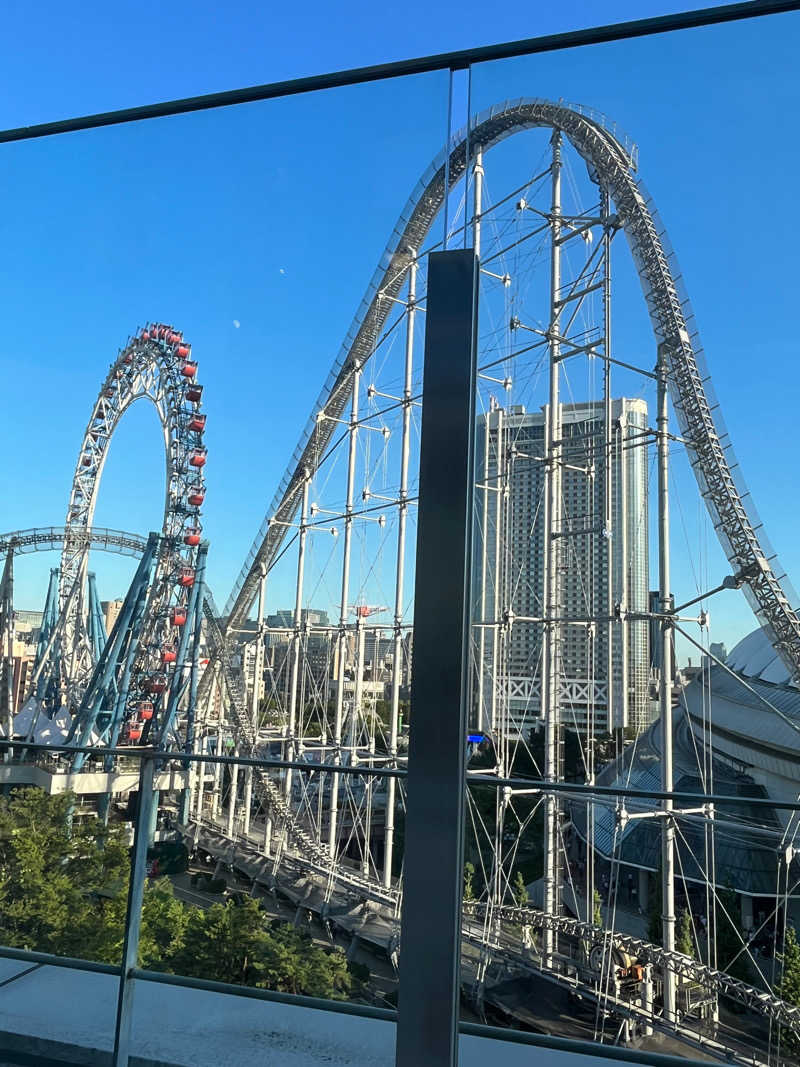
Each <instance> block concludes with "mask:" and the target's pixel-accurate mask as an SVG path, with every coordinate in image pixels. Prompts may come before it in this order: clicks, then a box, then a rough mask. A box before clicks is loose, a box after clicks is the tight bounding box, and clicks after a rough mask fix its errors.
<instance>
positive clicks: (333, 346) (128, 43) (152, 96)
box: [0, 0, 800, 643]
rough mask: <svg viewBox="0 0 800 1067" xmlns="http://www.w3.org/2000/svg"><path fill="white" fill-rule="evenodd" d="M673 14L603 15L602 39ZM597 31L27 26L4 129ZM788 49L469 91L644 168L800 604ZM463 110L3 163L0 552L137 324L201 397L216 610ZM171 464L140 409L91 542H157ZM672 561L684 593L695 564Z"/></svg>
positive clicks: (700, 45) (387, 112)
mask: <svg viewBox="0 0 800 1067" xmlns="http://www.w3.org/2000/svg"><path fill="white" fill-rule="evenodd" d="M679 6H680V5H678V4H671V5H670V4H666V3H664V4H658V5H656V4H649V3H636V4H633V3H608V4H605V5H603V10H602V19H601V20H602V21H615V20H619V19H624V18H631V17H640V16H643V15H648V14H656V13H663V12H666V11H669V10H676V9H678V8H679ZM599 18H600V16H599V15H598V8H597V6H596V5H594V4H588V3H564V4H561V5H559V6H558V10H556V7H555V5H542V6H541V10H539V11H534V12H532V13H531V14H530V15H528V16H527V17H522V16H521V15H520V11H519V9H518V8H516V9H514V8H505V9H504V8H502V6H500V7H497V8H494V9H492V10H491V17H489V16H488V14H487V8H486V6H485V5H477V4H474V3H471V2H467V3H461V4H459V5H458V6H457V7H456V6H455V5H452V6H449V5H440V6H438V7H437V6H435V5H422V4H420V3H416V2H414V0H412V2H410V3H407V4H405V5H403V6H402V8H399V7H398V8H394V9H390V8H386V7H383V8H376V7H375V6H374V5H372V4H366V3H363V4H360V3H349V4H348V3H344V4H339V5H336V6H335V7H334V6H333V5H322V4H319V3H316V2H311V3H309V4H306V5H304V6H303V8H302V11H301V12H299V11H295V10H294V9H292V8H290V7H289V6H285V7H283V8H282V10H280V11H275V10H267V8H266V7H265V6H263V5H256V4H230V5H226V6H225V7H224V8H223V7H222V6H221V5H218V4H211V3H193V4H191V5H189V4H188V3H182V2H178V3H172V4H170V5H162V4H155V3H149V4H148V3H144V4H142V3H137V4H128V3H118V4H115V5H113V6H110V5H100V4H95V3H84V4H81V5H79V6H78V8H77V9H76V8H74V7H73V8H71V9H67V8H64V7H63V6H62V5H57V4H25V5H23V4H21V3H20V4H11V5H9V6H8V7H7V8H6V10H5V12H4V24H5V25H4V31H5V32H4V36H3V41H2V42H0V72H2V73H0V83H2V88H3V92H2V93H0V125H2V126H4V127H9V126H18V125H22V124H27V123H33V122H39V121H44V120H48V119H53V118H60V117H64V116H67V115H71V114H80V113H85V112H92V111H99V110H106V109H110V108H115V107H124V106H130V105H133V104H137V103H142V102H148V101H151V100H158V99H166V98H170V97H174V96H183V95H191V94H194V93H200V92H208V91H213V90H218V89H224V88H228V87H232V86H238V85H245V84H252V83H257V82H264V81H271V80H275V79H280V78H286V77H292V76H298V75H302V74H308V73H315V72H320V71H323V70H329V69H337V68H343V67H348V66H354V65H359V64H366V63H373V62H382V61H386V60H391V59H398V58H403V57H405V56H409V55H415V54H422V53H426V52H435V51H443V50H449V49H452V48H460V47H466V46H469V45H476V44H484V43H489V42H492V41H499V40H507V39H512V38H515V37H521V36H531V35H534V34H537V33H548V32H555V31H558V30H562V29H567V28H573V27H576V26H580V25H588V24H591V23H594V22H596V21H598V20H599ZM799 25H800V23H799V22H798V17H797V16H780V17H777V18H773V19H769V20H761V22H759V23H758V24H756V23H752V22H750V23H745V24H742V25H739V26H733V27H721V28H718V29H712V30H705V31H692V32H690V33H688V34H684V35H681V36H680V37H677V36H672V37H659V38H654V39H652V40H649V41H632V42H626V43H624V44H620V45H613V46H611V45H609V46H602V47H598V48H594V49H590V50H583V51H581V52H568V53H562V54H560V55H549V56H542V57H535V58H533V59H525V60H515V61H509V62H505V63H498V64H491V65H486V66H483V67H481V68H476V70H475V71H474V72H473V79H472V91H473V102H474V105H475V106H476V107H484V106H488V105H489V104H491V103H494V102H496V101H498V100H502V99H505V98H508V97H514V96H521V95H532V96H552V97H564V98H565V99H567V100H577V101H580V102H583V103H586V104H590V105H593V106H595V107H597V108H598V109H599V110H600V111H603V112H605V113H606V114H608V115H609V116H610V117H612V118H614V119H616V120H617V121H618V122H619V124H620V126H621V127H623V128H624V129H626V130H627V131H628V132H629V133H630V135H631V136H632V137H633V139H634V140H635V141H637V143H638V144H639V149H640V168H641V173H642V175H643V177H644V179H645V181H646V183H647V185H648V187H649V189H650V191H651V193H652V194H653V197H654V199H655V202H656V204H657V205H658V207H659V209H660V211H661V215H662V217H663V220H664V222H665V224H666V226H667V228H668V231H669V234H670V237H671V240H672V244H673V245H674V247H675V249H676V252H677V255H678V258H679V261H680V263H681V265H682V267H683V271H684V278H685V281H686V285H687V289H688V291H689V293H690V295H691V298H692V301H693V303H694V308H695V312H696V314H697V318H698V322H699V325H700V329H701V333H702V336H703V339H704V342H705V346H706V350H707V353H708V360H709V365H710V368H711V371H712V374H713V377H714V383H715V387H716V390H717V393H718V395H719V398H720V401H721V404H722V409H723V411H724V414H725V420H726V422H727V425H728V428H729V430H730V432H731V436H732V438H733V441H734V444H735V447H736V450H737V453H738V455H739V458H740V461H741V464H742V469H743V471H744V473H745V476H746V478H747V479H748V481H749V483H750V486H751V489H752V490H753V495H754V498H755V500H756V503H757V504H758V507H759V509H760V511H761V515H762V518H763V519H764V520H765V525H766V528H767V529H768V531H769V533H770V536H771V538H772V540H773V542H774V543H775V546H776V547H777V549H778V550H779V551H780V553H781V556H782V558H783V561H784V564H785V565H786V566H787V568H788V570H789V573H790V575H792V574H793V575H794V576H795V577H796V578H797V579H798V583H799V584H800V550H798V548H797V544H796V541H797V538H796V525H797V514H798V509H797V505H796V495H797V485H798V476H797V469H796V462H795V459H794V455H793V451H794V450H793V447H792V445H791V443H790V442H791V434H792V429H793V427H794V424H795V421H796V412H797V410H798V400H800V397H799V396H798V392H799V391H800V390H798V385H797V374H796V370H795V366H796V350H797V342H796V332H797V325H796V316H795V313H794V305H795V302H796V300H795V298H794V289H795V288H796V283H795V274H796V271H795V268H794V262H795V259H796V247H797V243H798V242H797V238H798V223H797V208H796V199H795V193H794V190H795V186H796V174H797V165H798V159H797V151H796V149H795V147H794V145H795V143H796V141H797V138H796V132H795V131H794V130H793V127H794V124H795V123H796V118H795V116H796V115H797V114H798V110H799V109H798V99H797V97H798V90H797V85H796V79H794V68H795V63H796V55H797V43H798V36H799V35H798V26H799ZM446 92H447V84H446V78H445V76H444V75H429V76H422V77H418V78H414V79H409V80H407V81H405V82H402V83H401V82H391V83H384V84H380V85H371V86H362V87H358V88H354V89H347V90H340V91H338V92H329V93H325V94H320V95H318V96H315V97H310V96H307V97H303V98H297V99H293V100H287V101H275V102H270V103H265V104H261V105H247V106H244V107H240V108H236V109H232V110H228V111H225V112H219V111H218V112H214V113H209V114H205V115H194V116H186V117H180V118H175V119H167V120H159V121H157V122H152V123H147V124H136V125H131V126H126V127H119V128H115V129H110V130H101V131H93V132H89V133H85V134H79V135H74V136H68V137H61V138H54V139H50V140H43V141H39V142H32V143H28V144H19V145H10V146H5V147H3V148H2V149H0V151H2V156H3V165H2V166H0V197H2V202H3V205H4V209H3V214H2V217H0V247H2V249H3V264H4V270H3V285H2V290H0V302H1V303H2V306H3V309H4V321H5V330H4V331H3V335H2V338H0V371H1V372H2V381H3V412H4V418H3V420H2V423H1V424H0V454H2V455H3V456H4V457H5V463H4V472H5V477H4V479H3V481H4V483H5V485H6V492H5V493H3V495H2V498H0V528H2V529H4V530H10V529H15V528H21V527H27V526H33V525H44V524H50V523H59V522H62V521H63V516H64V514H65V511H66V505H67V498H68V493H69V484H70V478H71V476H72V470H73V468H74V464H75V458H76V453H77V449H78V447H79V444H80V440H81V436H82V433H83V430H84V426H85V423H86V420H87V418H88V415H89V412H90V407H91V404H92V401H93V398H94V396H95V395H96V392H97V389H98V387H99V384H100V381H101V380H102V378H103V376H104V374H105V371H106V368H107V366H108V363H109V362H110V361H111V360H112V359H113V357H114V355H115V352H116V349H117V348H118V347H119V346H120V345H121V344H122V343H124V340H125V338H126V336H127V335H128V334H129V333H130V332H132V331H133V330H134V329H135V327H136V326H137V325H138V324H140V323H142V322H143V321H145V320H146V319H153V318H164V319H166V320H167V321H171V322H174V323H176V324H177V325H179V326H180V327H182V328H183V329H184V330H185V332H186V334H187V336H188V337H189V339H190V340H192V341H193V342H194V345H195V354H196V356H197V357H198V359H199V360H200V367H201V378H202V381H203V382H204V384H205V386H206V397H207V404H206V410H207V412H208V415H209V423H208V444H209V450H210V451H209V455H210V458H209V464H208V482H209V496H208V510H207V514H206V523H205V526H206V532H207V534H208V536H209V537H210V539H211V541H212V560H213V562H212V566H211V579H212V585H213V588H214V591H215V594H216V596H217V599H218V600H219V601H223V602H224V600H225V598H226V596H227V593H228V590H229V588H230V586H231V584H232V582H233V580H234V578H235V576H236V574H237V572H238V569H239V565H240V563H241V560H242V558H243V556H244V554H245V552H246V550H247V549H248V548H249V546H250V543H251V541H252V538H253V536H254V534H255V531H256V529H257V527H258V525H259V523H260V521H261V518H262V517H263V515H264V512H265V510H266V508H267V506H268V504H269V501H270V499H271V497H272V495H273V492H274V488H275V485H276V484H277V482H278V480H279V478H280V475H281V473H282V471H283V468H284V466H285V464H286V462H287V460H288V458H289V456H290V454H291V451H292V449H293V448H294V444H295V441H296V439H297V436H298V434H299V431H300V428H301V426H302V425H303V423H304V421H305V419H306V418H307V416H308V414H309V412H310V409H311V406H312V404H313V401H314V399H315V397H316V395H317V393H318V392H319V389H320V388H321V386H322V383H323V381H324V378H325V376H326V374H327V371H328V367H329V366H330V364H331V362H332V360H333V357H334V356H335V354H336V353H337V351H338V349H339V345H340V343H341V341H342V338H343V337H344V335H345V333H346V330H347V328H348V326H349V323H350V320H351V318H352V316H353V314H354V313H355V310H356V308H357V306H358V304H359V302H360V299H361V296H362V294H363V291H364V288H365V287H366V284H367V282H368V280H369V278H370V276H371V274H372V271H373V269H374V267H375V264H376V262H377V260H378V257H379V255H380V253H381V251H382V249H383V247H384V245H385V242H386V239H387V237H388V235H389V233H390V231H391V229H392V227H393V225H394V223H395V221H396V218H397V215H398V213H399V211H400V209H401V207H402V206H403V204H404V202H405V200H406V198H407V196H408V194H409V192H410V191H411V189H412V187H413V185H414V184H415V182H416V180H417V178H418V177H419V175H420V174H421V173H422V171H423V170H424V169H425V167H426V166H427V165H428V163H429V162H430V159H431V158H432V157H433V156H434V155H435V154H436V152H437V151H438V150H439V148H440V146H441V143H442V141H443V137H444V124H445V113H446ZM234 322H238V323H239V324H240V325H239V326H238V327H236V326H235V325H234ZM621 340H622V341H623V342H624V340H625V337H624V334H623V336H622V338H621ZM630 354H631V355H634V353H630ZM643 358H644V354H643ZM160 448H161V445H160V441H159V436H158V429H157V423H156V418H155V415H154V413H153V412H152V411H150V410H148V409H146V408H144V407H141V408H140V409H137V408H135V409H133V410H132V411H131V412H130V413H128V415H127V416H126V418H125V420H124V421H123V423H122V425H121V427H120V430H119V431H118V434H117V435H116V436H115V439H114V443H113V446H112V451H111V455H110V459H109V462H108V465H107V469H106V473H105V476H104V481H103V487H102V490H101V495H100V503H99V506H98V511H97V515H96V521H97V522H98V524H105V525H110V526H116V527H120V528H123V529H134V530H142V531H144V530H147V529H150V528H151V527H153V526H157V525H159V524H160V513H161V506H162V502H161V496H162V493H163V455H162V452H161V451H160ZM688 492H689V491H688V489H687V501H686V506H687V510H689V508H691V509H692V511H693V512H696V509H697V505H696V497H695V498H693V499H691V500H689V499H688ZM676 556H677V561H678V566H679V567H680V566H684V568H686V567H687V566H688V564H687V563H686V561H685V560H683V562H682V553H681V550H680V548H678V550H677V551H676ZM52 563H53V561H51V560H50V559H48V558H46V557H41V558H40V559H37V558H35V557H28V558H27V559H26V560H24V561H22V560H21V561H20V564H19V567H18V596H17V602H18V606H20V607H36V606H39V602H40V601H41V600H43V598H44V590H45V585H46V569H47V567H48V566H50V565H52ZM720 565H721V564H720ZM97 570H98V574H99V578H100V584H101V592H102V594H103V595H104V596H112V595H117V594H121V593H122V592H123V588H124V581H123V578H124V571H120V570H119V565H118V564H117V563H114V562H109V561H98V563H97ZM680 581H681V578H680V577H679V579H678V582H680ZM115 586H116V587H115ZM273 606H277V605H273ZM717 610H718V611H719V612H720V613H721V614H722V613H723V609H722V608H718V609H717ZM724 615H725V619H724V621H723V620H720V624H721V629H720V630H719V631H718V635H719V636H720V637H724V638H725V639H727V640H728V641H729V643H730V641H731V640H732V639H733V638H735V637H736V636H737V634H741V633H744V632H746V630H747V629H749V628H750V626H751V622H750V620H751V618H752V617H751V616H749V615H748V613H747V610H746V609H745V608H744V607H743V602H742V600H741V598H739V597H732V596H731V597H729V599H728V600H726V601H725V607H724Z"/></svg>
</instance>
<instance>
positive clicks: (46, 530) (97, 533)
mask: <svg viewBox="0 0 800 1067" xmlns="http://www.w3.org/2000/svg"><path fill="white" fill-rule="evenodd" d="M68 532H69V536H70V538H71V539H72V542H73V544H74V545H75V546H76V547H85V548H87V549H93V548H98V549H100V550H101V551H105V552H118V553H119V554H120V555H122V556H134V557H136V558H138V557H140V556H141V555H142V553H143V552H144V550H145V547H146V545H147V538H146V537H142V536H141V535H140V534H135V533H129V532H128V531H126V530H109V529H107V528H106V527H105V526H89V527H86V528H85V529H84V530H83V533H82V535H81V534H79V533H78V531H77V530H74V529H73V530H69V528H68V527H66V526H34V527H31V529H29V530H13V531H11V532H10V533H4V534H0V556H5V555H7V554H8V553H9V552H13V553H14V555H15V556H16V555H25V554H26V553H28V552H52V551H54V550H60V549H63V547H64V541H65V540H66V538H67V535H68ZM81 536H82V537H83V539H84V544H83V546H81V545H80V538H81Z"/></svg>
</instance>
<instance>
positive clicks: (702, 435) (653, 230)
mask: <svg viewBox="0 0 800 1067" xmlns="http://www.w3.org/2000/svg"><path fill="white" fill-rule="evenodd" d="M536 127H546V128H552V129H558V130H561V131H562V132H563V134H564V135H565V137H566V138H567V139H568V140H569V141H570V142H571V143H572V145H573V146H574V148H575V149H576V151H577V152H578V153H579V155H580V156H581V157H582V158H583V159H584V161H585V162H586V165H587V167H588V168H589V173H590V176H591V177H592V179H593V180H594V181H595V182H597V183H598V184H599V185H600V187H601V188H602V189H603V190H605V191H607V192H608V194H609V195H610V197H611V200H612V202H613V203H614V205H615V207H616V212H617V216H618V219H619V224H620V227H621V229H622V230H623V232H624V233H625V236H626V238H627V241H628V244H629V246H630V249H631V252H632V255H633V258H634V262H635V264H636V267H637V271H638V275H639V279H640V282H641V285H642V290H643V293H644V296H645V300H646V303H647V306H648V310H649V313H650V320H651V325H652V329H653V334H654V338H655V342H656V346H663V347H664V350H665V352H666V356H667V359H668V363H669V371H670V373H669V385H670V392H671V397H672V401H673V404H674V407H675V410H676V412H677V415H678V419H679V423H680V426H681V430H682V434H683V436H684V438H685V440H686V442H687V446H688V448H689V450H690V457H691V463H692V467H693V469H694V473H695V477H696V479H697V483H698V486H699V488H700V492H701V494H702V496H703V499H704V500H705V502H706V506H707V508H708V511H709V513H710V515H711V519H712V522H713V524H714V528H715V530H716V532H717V536H718V537H719V540H720V543H721V544H722V547H723V549H724V551H725V553H726V555H727V558H728V560H729V561H730V564H731V567H732V568H733V571H734V574H735V575H736V576H737V577H740V578H741V579H742V581H743V583H744V588H745V593H746V595H747V597H748V600H749V602H750V604H751V606H752V607H753V609H754V611H755V613H756V615H757V616H758V618H759V621H760V622H761V623H762V625H764V626H765V628H766V629H767V631H768V633H769V634H770V637H771V639H772V641H773V644H774V645H775V648H776V650H777V651H778V652H779V654H780V656H781V658H782V659H783V661H784V662H785V663H786V665H787V667H788V668H789V670H790V671H791V673H792V676H793V677H794V678H795V679H800V619H798V615H797V613H796V611H795V610H794V609H793V607H792V606H791V603H790V595H791V589H790V588H788V586H787V583H786V580H785V578H784V576H783V572H782V570H781V569H780V567H779V566H778V564H777V561H776V558H775V556H774V554H773V553H772V550H771V548H770V547H769V545H768V543H767V542H766V541H765V537H764V533H763V531H762V530H761V529H760V522H759V520H758V518H757V516H756V513H755V511H754V509H753V507H752V504H751V503H749V502H748V499H747V498H748V496H749V493H748V491H747V489H746V487H745V486H744V484H743V482H742V480H741V475H740V474H739V472H738V469H737V463H736V461H735V459H734V457H733V452H732V447H731V443H730V439H729V438H728V435H727V433H726V431H725V430H724V427H723V426H722V424H721V419H720V415H719V413H718V410H717V409H718V404H717V403H716V401H715V399H714V396H713V393H712V390H711V384H710V376H709V374H708V371H707V368H706V366H705V360H704V356H703V351H702V348H701V346H700V342H699V337H698V332H697V328H696V326H695V323H694V316H693V313H692V311H691V307H690V304H689V301H688V297H687V296H686V294H685V292H684V291H683V288H682V284H681V278H680V273H679V270H678V267H677V262H676V259H675V256H674V253H673V252H672V250H671V248H670V246H669V243H668V240H667V237H666V232H665V230H664V227H663V225H662V224H661V221H660V219H659V216H658V213H657V211H656V209H655V206H654V204H653V202H652V200H651V199H650V197H649V195H648V193H647V191H646V190H645V188H644V185H643V184H642V182H641V181H640V180H639V179H638V178H637V177H636V174H635V167H636V161H635V158H634V156H633V155H632V154H631V153H630V152H629V151H628V150H627V149H626V148H625V147H623V145H622V144H621V143H620V141H619V140H617V138H616V137H615V136H614V135H613V134H612V133H611V132H610V131H609V130H608V129H606V128H605V126H604V125H603V121H602V118H601V117H600V116H598V115H597V114H595V113H594V112H591V111H589V110H587V109H585V108H582V107H579V106H575V105H569V104H564V103H560V102H559V103H554V102H551V101H547V100H538V99H521V100H517V101H514V102H510V103H505V104H502V105H498V106H496V107H493V108H491V109H490V110H488V111H486V112H484V113H482V114H481V115H479V116H478V117H477V118H476V120H475V123H474V126H473V127H472V128H471V129H470V130H469V133H468V136H467V135H465V134H463V133H462V134H459V135H457V136H456V137H455V138H454V141H453V144H452V146H451V147H450V150H449V160H446V158H445V153H442V154H441V155H440V156H439V157H437V159H436V160H435V161H434V162H433V163H432V164H431V166H430V167H429V168H428V170H427V171H426V172H425V174H424V175H423V177H422V178H421V179H420V181H419V182H418V184H417V186H416V188H415V190H414V192H413V193H412V195H411V197H410V198H409V201H408V203H407V204H406V207H405V208H404V210H403V212H402V214H401V216H400V219H399V221H398V223H397V225H396V227H395V230H394V232H393V234H392V237H391V239H390V241H389V244H388V245H387V247H386V250H385V252H384V254H383V256H382V257H381V261H380V264H379V266H378V269H377V270H376V272H375V274H374V276H373V278H372V281H371V282H370V285H369V287H368V289H367V292H366V294H365V296H364V299H363V300H362V303H361V306H360V308H359V311H358V313H357V315H356V317H355V319H354V320H353V323H352V325H351V327H350V331H349V333H348V335H347V338H346V339H345V342H344V344H343V345H342V348H341V349H340V352H339V355H338V357H337V359H336V361H335V362H334V365H333V367H332V369H331V372H330V374H329V375H328V379H327V382H326V385H325V388H324V389H323V391H322V393H321V395H320V399H319V401H318V403H317V405H316V406H315V408H314V411H313V413H312V416H311V418H310V420H309V422H308V423H307V425H306V427H305V429H304V432H303V434H302V436H301V438H300V440H299V442H298V444H297V447H296V448H295V451H294V454H293V457H292V461H291V463H290V465H289V467H288V468H287V470H286V473H285V474H284V477H283V479H282V481H281V483H280V485H279V487H278V490H277V492H276V494H275V497H274V498H273V502H272V506H271V508H270V511H269V512H268V514H267V517H266V518H265V520H264V522H263V523H262V526H261V528H260V530H259V532H258V535H257V536H256V539H255V541H254V543H253V546H252V548H251V549H250V552H249V554H248V556H247V559H246V561H245V565H244V567H243V569H242V571H241V573H240V575H239V578H238V580H237V582H236V584H235V586H234V588H233V590H232V592H231V595H230V597H229V600H228V603H227V605H226V608H225V615H226V630H231V629H235V628H236V627H238V626H240V625H241V624H242V622H243V621H244V619H246V617H247V615H248V612H249V611H250V608H251V606H252V604H253V601H254V598H255V595H256V591H257V587H258V583H259V580H260V572H261V568H262V566H266V568H267V569H269V568H270V567H271V565H272V563H273V562H274V560H275V558H276V555H277V553H278V551H279V550H280V546H281V544H282V542H283V540H284V538H285V536H286V531H287V525H286V523H288V522H290V521H291V519H292V517H293V516H294V515H295V513H296V512H297V509H298V507H299V504H300V497H301V493H302V485H303V481H304V478H305V476H306V474H305V472H307V471H309V470H311V471H313V470H316V467H317V465H318V464H319V462H320V459H321V457H322V456H323V455H324V453H325V450H326V448H327V446H328V444H329V443H330V441H331V438H332V436H333V434H334V431H335V428H336V425H337V423H336V421H335V420H337V419H339V418H341V417H342V413H343V412H344V411H345V408H346V405H347V401H348V397H349V395H350V392H351V389H352V383H353V375H354V372H355V370H356V369H357V368H360V367H361V366H363V364H364V363H365V362H366V361H367V360H368V359H369V356H370V353H371V339H372V337H373V336H374V335H375V333H376V332H377V331H379V330H380V329H381V327H382V326H383V325H384V323H385V322H386V319H387V317H388V315H389V312H390V309H391V306H392V301H393V300H394V299H395V298H397V296H398V294H399V292H400V290H401V287H402V285H403V282H404V280H405V277H406V274H407V271H408V269H409V266H410V265H411V263H412V261H413V258H414V255H415V251H416V250H417V249H419V248H420V247H421V246H422V244H423V242H424V240H425V237H426V235H427V234H428V231H429V230H430V227H431V225H432V224H433V221H434V219H435V217H436V215H437V214H438V212H439V210H440V208H441V206H442V204H443V202H444V192H445V176H446V175H448V176H449V188H450V189H452V188H453V187H454V186H455V185H456V184H457V183H458V181H459V180H460V179H461V178H462V177H463V175H464V172H465V169H466V167H467V164H468V162H469V161H468V159H467V152H468V151H469V152H474V151H475V150H476V149H478V148H481V149H482V150H483V151H487V150H488V149H490V148H492V147H494V146H495V145H497V144H499V143H500V142H501V141H504V140H505V139H507V138H509V137H511V136H513V135H514V134H515V133H518V132H521V131H523V130H527V129H533V128H536ZM320 413H324V414H325V416H326V417H325V418H320V417H319V415H320Z"/></svg>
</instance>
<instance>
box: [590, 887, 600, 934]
mask: <svg viewBox="0 0 800 1067" xmlns="http://www.w3.org/2000/svg"><path fill="white" fill-rule="evenodd" d="M592 922H593V923H594V925H595V926H602V925H603V898H602V897H601V896H600V891H599V890H598V889H595V891H594V906H593V908H592Z"/></svg>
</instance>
